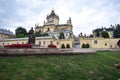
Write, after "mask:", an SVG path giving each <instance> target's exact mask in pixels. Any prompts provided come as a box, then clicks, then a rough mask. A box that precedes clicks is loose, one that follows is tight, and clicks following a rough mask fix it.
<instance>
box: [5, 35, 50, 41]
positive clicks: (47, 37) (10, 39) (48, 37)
mask: <svg viewBox="0 0 120 80" xmlns="http://www.w3.org/2000/svg"><path fill="white" fill-rule="evenodd" d="M51 38H52V37H51V36H45V37H35V39H51ZM3 40H6V41H12V40H28V37H26V38H9V39H3Z"/></svg>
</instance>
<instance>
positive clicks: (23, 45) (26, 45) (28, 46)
mask: <svg viewBox="0 0 120 80" xmlns="http://www.w3.org/2000/svg"><path fill="white" fill-rule="evenodd" d="M4 47H5V48H32V45H31V44H11V45H4Z"/></svg>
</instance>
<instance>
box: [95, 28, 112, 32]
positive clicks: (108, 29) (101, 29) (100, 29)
mask: <svg viewBox="0 0 120 80" xmlns="http://www.w3.org/2000/svg"><path fill="white" fill-rule="evenodd" d="M104 30H105V31H114V29H113V28H99V29H95V30H93V32H97V31H99V32H101V31H104Z"/></svg>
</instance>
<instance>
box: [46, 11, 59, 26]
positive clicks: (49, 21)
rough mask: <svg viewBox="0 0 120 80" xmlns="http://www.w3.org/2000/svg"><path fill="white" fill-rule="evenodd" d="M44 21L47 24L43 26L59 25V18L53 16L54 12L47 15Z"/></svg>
mask: <svg viewBox="0 0 120 80" xmlns="http://www.w3.org/2000/svg"><path fill="white" fill-rule="evenodd" d="M46 19H47V22H46V23H45V25H50V24H53V25H58V24H59V17H58V16H57V15H56V14H55V11H54V10H52V11H51V14H50V15H48V16H47V17H46Z"/></svg>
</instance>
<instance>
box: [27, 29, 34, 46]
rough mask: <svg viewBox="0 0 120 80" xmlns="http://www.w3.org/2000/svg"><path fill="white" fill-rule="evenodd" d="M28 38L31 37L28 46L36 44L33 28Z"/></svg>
mask: <svg viewBox="0 0 120 80" xmlns="http://www.w3.org/2000/svg"><path fill="white" fill-rule="evenodd" d="M28 36H29V39H28V44H35V34H34V30H33V27H32V28H31V30H29V32H28Z"/></svg>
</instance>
